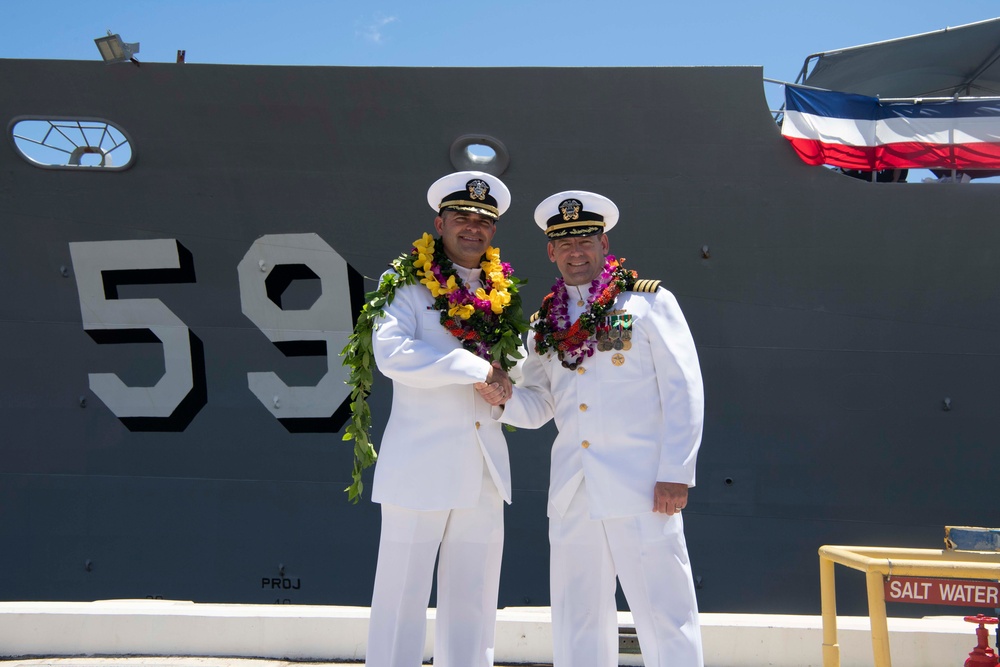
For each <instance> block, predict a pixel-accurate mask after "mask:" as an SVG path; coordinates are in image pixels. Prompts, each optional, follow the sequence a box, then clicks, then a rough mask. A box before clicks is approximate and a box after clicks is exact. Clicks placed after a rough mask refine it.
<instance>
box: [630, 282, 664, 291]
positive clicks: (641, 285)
mask: <svg viewBox="0 0 1000 667" xmlns="http://www.w3.org/2000/svg"><path fill="white" fill-rule="evenodd" d="M659 287H660V281H659V280H637V281H635V287H633V288H632V291H633V292H655V291H656V290H657V289H659Z"/></svg>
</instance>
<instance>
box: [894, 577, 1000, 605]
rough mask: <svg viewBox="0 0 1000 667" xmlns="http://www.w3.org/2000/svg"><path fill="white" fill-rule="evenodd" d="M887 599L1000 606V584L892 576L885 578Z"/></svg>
mask: <svg viewBox="0 0 1000 667" xmlns="http://www.w3.org/2000/svg"><path fill="white" fill-rule="evenodd" d="M885 599H886V602H910V603H915V604H945V605H956V606H962V607H1000V583H997V582H996V581H979V580H973V579H932V578H925V577H891V578H887V579H886V580H885Z"/></svg>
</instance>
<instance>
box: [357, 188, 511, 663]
mask: <svg viewBox="0 0 1000 667" xmlns="http://www.w3.org/2000/svg"><path fill="white" fill-rule="evenodd" d="M427 197H428V203H429V204H430V206H431V208H432V209H434V211H435V212H437V217H435V219H434V227H435V230H436V231H437V233H438V234H439V235H440V238H439V239H438V240H437V241H438V243H439V244H440V246H443V251H444V256H446V257H447V259H448V260H450V262H451V263H452V264H453V267H454V271H455V273H456V274H457V275H456V278H457V286H458V287H459V288H468V289H469V291H470V292H471V293H475V292H476V290H477V289H478V288H480V287H485V288H486V291H487V292H489V291H490V284H491V283H490V278H489V276H488V275H486V274H485V273H484V271H483V270H482V269H481V262H482V261H483V256H484V253H485V252H486V250H487V247H488V246H490V242H491V240H492V239H493V235H494V232H495V231H496V221H497V219H498V218H499V217H500V215H501V214H503V212H504V211H505V210H506V209H507V207H508V206H509V205H510V192H509V191H508V190H507V187H506V186H505V185H504V184H503V182H502V181H500V179H498V178H496V177H495V176H492V175H490V174H485V173H481V172H458V173H455V174H450V175H449V176H446V177H444V178H442V179H440V180H438V181H437V182H436V183H434V184H433V185H432V186H431V188H430V189H429V191H428V195H427ZM428 238H429V237H426V238H425V239H424V241H425V242H426V240H427V239H428ZM440 249H441V248H440V247H438V250H440ZM415 256H416V255H411V257H415ZM411 261H412V260H411ZM448 272H450V269H448ZM439 303H440V302H439ZM517 310H518V317H520V315H519V313H520V308H519V307H518V309H517ZM441 319H442V318H441V311H440V310H438V309H437V308H436V307H435V295H434V294H432V292H431V291H430V287H429V286H428V285H425V284H422V283H420V282H417V283H415V284H402V285H400V286H399V287H398V288H397V289H396V290H395V295H394V298H393V299H392V301H391V303H390V304H389V305H387V306H386V307H385V308H384V316H383V317H381V318H379V319H378V320H377V321H376V329H375V332H374V336H373V348H374V354H375V361H376V364H377V366H378V369H379V370H380V371H381V372H382V373H383V374H384V375H385V376H387V377H388V378H390V379H391V380H392V385H393V397H392V412H391V414H390V416H389V421H388V425H387V426H386V430H385V434H384V436H383V438H382V441H381V445H380V449H379V455H378V462H377V464H376V468H375V478H374V482H373V490H372V500H373V501H374V502H377V503H381V505H382V507H381V512H382V530H381V537H380V542H379V555H378V565H377V570H376V574H375V586H374V592H373V594H372V604H371V620H370V626H369V635H368V647H367V655H366V662H365V664H366V665H367V666H368V667H417V666H418V665H420V664H421V660H422V657H421V656H422V655H423V649H424V636H425V632H426V613H427V605H428V601H429V597H430V592H431V583H432V578H433V572H434V561H435V558H436V557H437V558H438V559H439V560H438V567H437V617H436V622H435V638H434V664H435V665H436V666H438V667H441V666H443V667H484V666H488V665H492V664H493V646H494V630H495V622H496V608H497V596H498V590H499V580H500V559H501V554H502V551H503V503H504V501H506V502H510V495H511V483H510V463H509V460H508V455H507V444H506V442H505V440H504V436H503V433H502V431H501V426H500V424H499V423H498V422H497V421H495V420H493V419H491V410H493V411H498V409H497V408H492V407H491V406H490V405H489V404H488V403H487V402H486V401H485V400H483V398H482V397H481V396H480V394H479V393H477V391H476V388H475V385H477V384H478V385H480V386H484V387H491V388H492V389H493V390H494V392H499V391H501V390H502V391H503V392H504V393H506V392H509V390H510V382H509V380H508V377H507V374H506V373H504V372H503V371H502V370H500V369H498V368H496V367H494V365H492V364H491V363H490V361H487V360H486V359H484V358H482V357H481V356H477V354H474V353H473V352H471V351H469V350H468V349H466V348H465V347H463V344H462V342H461V341H460V340H459V339H458V338H457V337H456V336H455V335H453V334H452V333H450V332H449V330H447V329H446V328H445V327H444V326H442V323H441Z"/></svg>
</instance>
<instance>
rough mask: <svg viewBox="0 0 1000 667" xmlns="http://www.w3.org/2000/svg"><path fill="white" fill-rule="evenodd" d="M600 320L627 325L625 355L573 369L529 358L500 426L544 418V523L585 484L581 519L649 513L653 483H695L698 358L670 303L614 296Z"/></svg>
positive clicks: (700, 412) (528, 424)
mask: <svg viewBox="0 0 1000 667" xmlns="http://www.w3.org/2000/svg"><path fill="white" fill-rule="evenodd" d="M610 313H616V314H619V315H621V314H626V315H630V316H632V319H631V331H632V337H631V343H632V346H631V349H628V350H610V351H607V352H602V351H599V350H595V351H594V354H593V356H591V357H587V358H585V359H584V360H583V362H582V363H581V364H580V366H579V367H578V368H577V369H576V370H569V369H567V368H564V367H563V366H562V363H561V362H560V361H559V358H558V356H557V355H556V354H555V353H552V352H550V353H547V354H545V355H542V356H539V355H538V354H536V353H535V341H534V333H533V332H529V333H528V341H527V342H528V344H527V348H528V357H527V359H526V361H525V363H524V379H523V381H522V382H520V383H519V384H517V385H516V386H515V387H514V394H513V396H512V397H511V398H510V399H509V400H508V401H507V403H506V405H505V407H504V412H503V415H502V416H501V417H500V419H501V420H502V421H504V422H506V423H509V424H511V425H513V426H518V427H524V428H538V427H539V426H541V425H543V424H544V423H545V422H546V421H548V420H549V419H550V418H552V417H553V416H554V417H555V420H556V426H557V427H558V429H559V434H558V435H557V436H556V440H555V443H554V444H553V446H552V467H551V470H550V473H549V474H550V478H549V510H548V511H549V515H550V516H551V515H552V512H553V511H555V512H557V513H558V515H560V516H561V515H563V514H564V513H565V512H566V509H567V507H568V506H569V503H570V500H572V497H573V494H574V492H575V491H576V489H577V487H578V486H579V484H580V480H581V479H583V478H586V480H587V484H586V491H587V494H588V499H589V501H590V512H591V517H592V518H594V519H605V518H612V517H622V516H631V515H636V514H641V513H645V512H649V511H651V510H652V507H653V488H654V486H655V483H656V482H678V483H684V484H687V485H688V486H694V483H695V459H696V458H697V455H698V448H699V446H700V445H701V435H702V425H703V422H704V392H703V388H702V380H701V369H700V367H699V365H698V353H697V351H696V350H695V345H694V340H693V339H692V338H691V332H690V331H689V329H688V326H687V322H686V321H685V319H684V315H683V314H682V313H681V309H680V306H679V305H678V304H677V300H676V299H675V298H674V296H673V294H671V293H670V292H668V291H667V290H665V289H659V288H658V289H657V290H656V291H655V292H654V293H648V292H623V293H621V294H619V295H618V298H617V300H616V301H615V305H614V308H612V309H610V310H609V314H610Z"/></svg>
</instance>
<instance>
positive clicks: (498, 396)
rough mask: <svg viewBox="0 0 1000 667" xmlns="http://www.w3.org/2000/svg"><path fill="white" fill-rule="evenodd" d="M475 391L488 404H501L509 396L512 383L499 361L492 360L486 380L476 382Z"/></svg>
mask: <svg viewBox="0 0 1000 667" xmlns="http://www.w3.org/2000/svg"><path fill="white" fill-rule="evenodd" d="M474 386H475V388H476V391H478V392H479V395H480V396H482V397H483V400H484V401H486V402H487V403H489V404H490V405H503V404H504V403H506V402H507V399H508V398H510V394H511V390H512V388H513V385H512V384H511V382H510V376H509V375H507V371H505V370H503V369H501V368H500V362H497V361H494V362H493V368H491V369H490V374H489V375H487V376H486V382H477V383H476V384H475V385H474Z"/></svg>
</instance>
